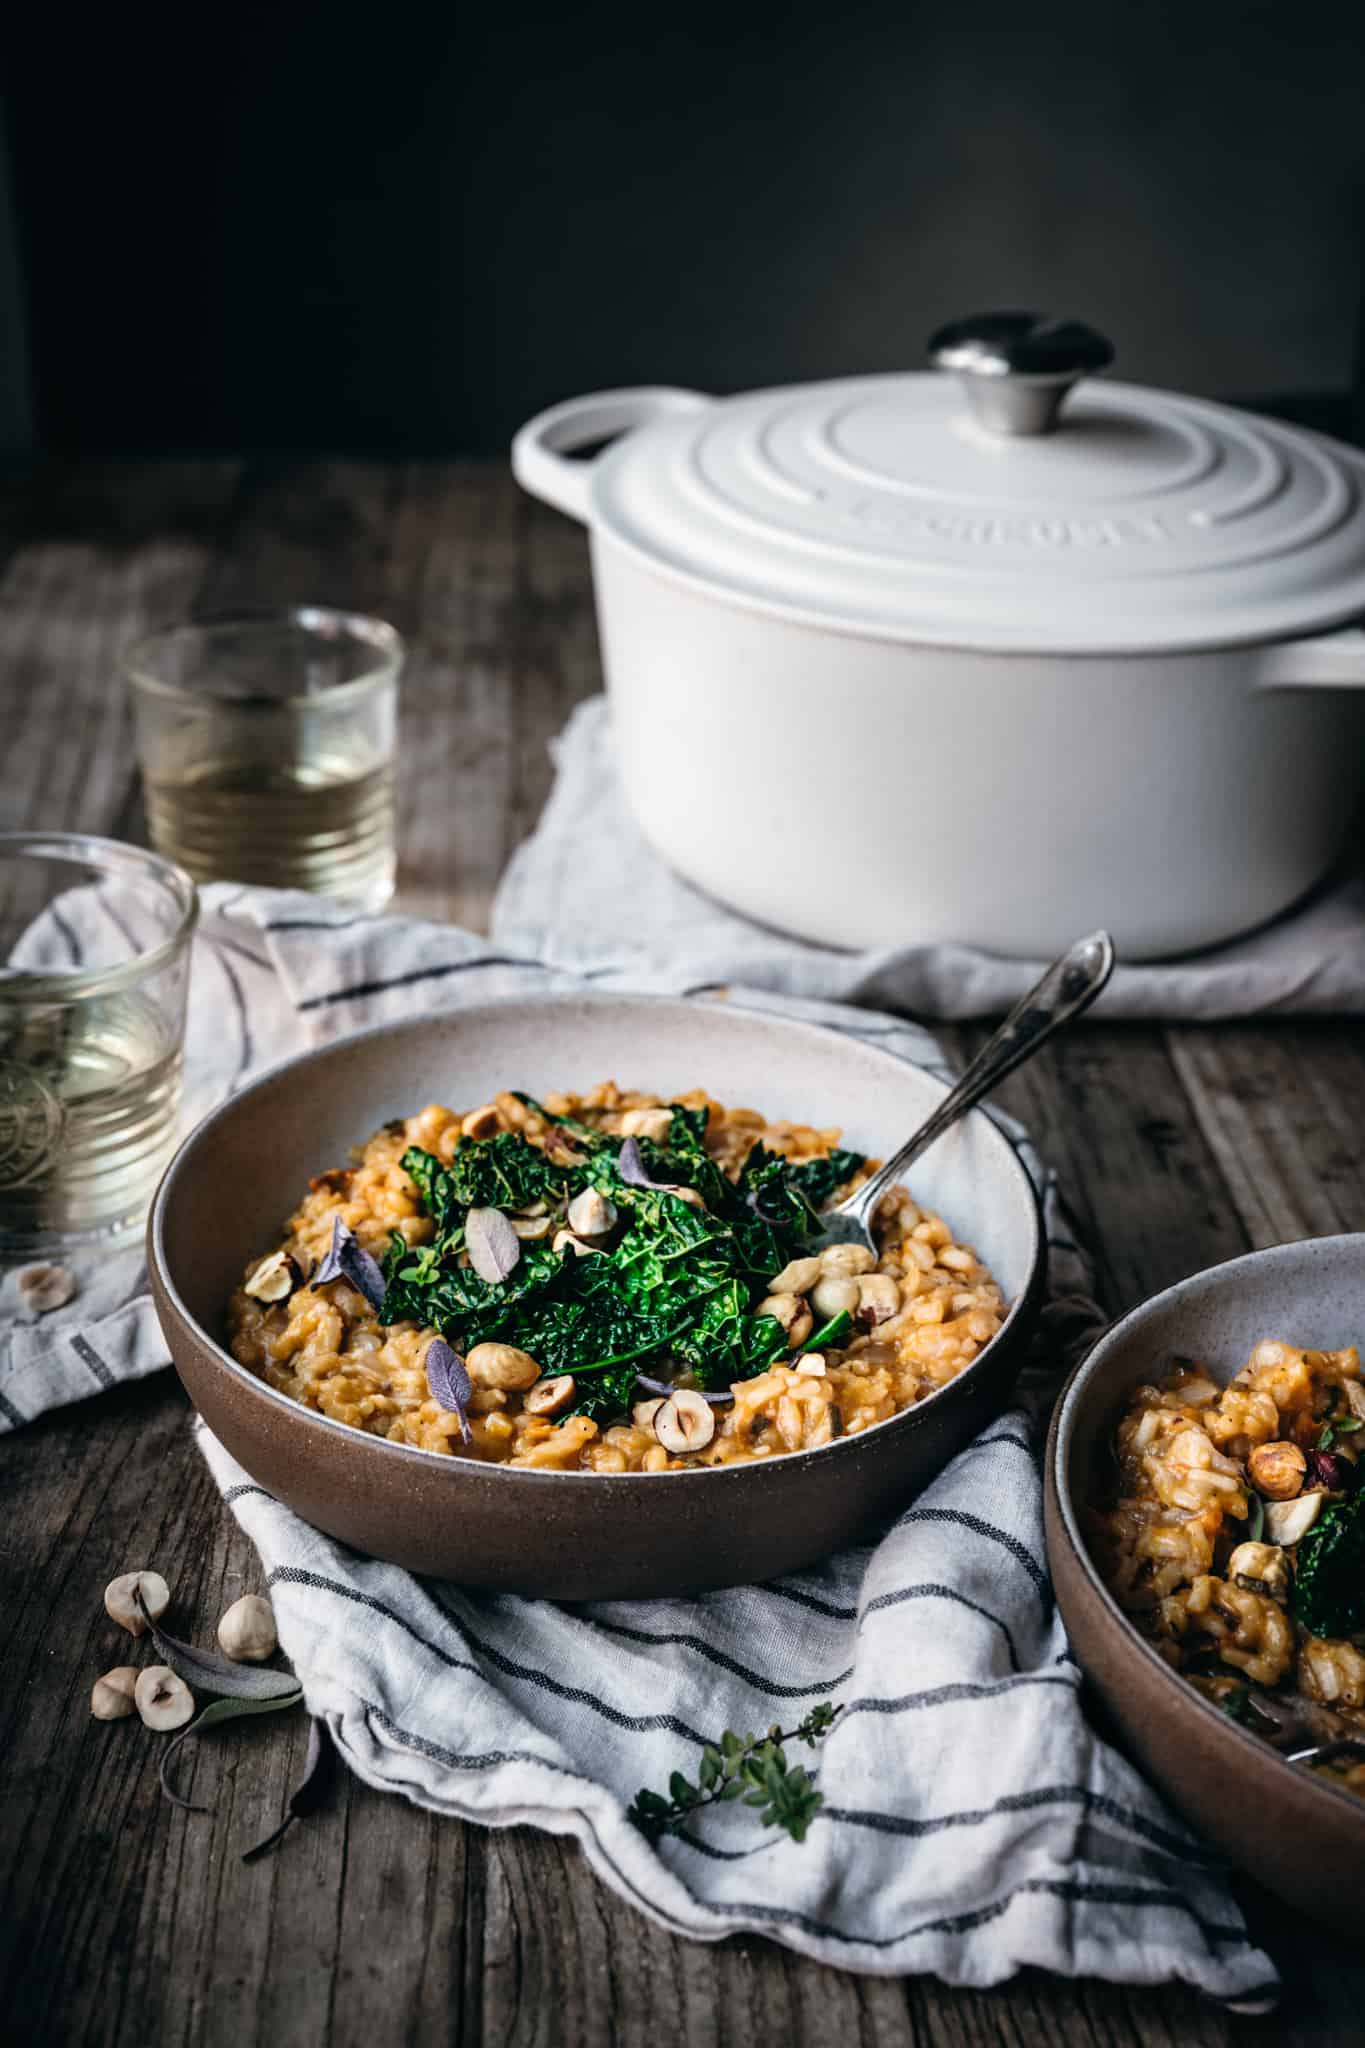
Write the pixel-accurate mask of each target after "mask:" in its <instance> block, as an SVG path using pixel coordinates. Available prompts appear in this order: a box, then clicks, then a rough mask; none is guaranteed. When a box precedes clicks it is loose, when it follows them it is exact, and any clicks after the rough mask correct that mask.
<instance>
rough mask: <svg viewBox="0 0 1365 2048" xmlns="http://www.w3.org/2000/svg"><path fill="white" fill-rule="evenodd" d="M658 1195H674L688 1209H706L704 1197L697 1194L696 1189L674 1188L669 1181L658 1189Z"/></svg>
mask: <svg viewBox="0 0 1365 2048" xmlns="http://www.w3.org/2000/svg"><path fill="white" fill-rule="evenodd" d="M659 1193H660V1194H661V1195H676V1196H677V1198H678V1200H679V1201H680V1202H686V1204H687V1206H688V1208H689V1209H704V1208H705V1207H706V1197H705V1196H704V1195H702V1194H699V1193H698V1191H697V1190H696V1188H683V1187H674V1186H673V1184H672V1182H671V1181H669V1182H665V1183H664V1185H663V1186H661V1187H660V1189H659Z"/></svg>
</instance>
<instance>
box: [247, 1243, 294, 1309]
mask: <svg viewBox="0 0 1365 2048" xmlns="http://www.w3.org/2000/svg"><path fill="white" fill-rule="evenodd" d="M302 1285H303V1272H302V1270H301V1268H300V1266H299V1262H298V1260H297V1259H294V1258H291V1257H290V1255H289V1253H288V1252H272V1253H271V1254H270V1257H269V1258H268V1259H262V1260H261V1263H260V1265H259V1266H256V1267H255V1268H253V1270H252V1271H251V1272H250V1273H248V1274H247V1277H246V1279H245V1280H244V1281H243V1282H242V1292H243V1294H249V1295H250V1296H251V1298H252V1300H253V1301H288V1299H289V1297H290V1295H291V1294H292V1293H293V1292H294V1289H295V1288H296V1287H302Z"/></svg>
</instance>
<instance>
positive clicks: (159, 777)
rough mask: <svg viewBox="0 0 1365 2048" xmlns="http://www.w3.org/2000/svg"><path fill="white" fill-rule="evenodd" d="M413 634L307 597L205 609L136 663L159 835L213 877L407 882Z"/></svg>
mask: <svg viewBox="0 0 1365 2048" xmlns="http://www.w3.org/2000/svg"><path fill="white" fill-rule="evenodd" d="M402 664H403V642H402V640H401V638H400V637H399V635H398V634H397V633H396V632H395V631H394V628H393V627H392V626H390V625H387V624H385V622H384V621H383V620H382V619H371V618H364V617H362V616H360V615H359V614H357V613H352V612H339V611H330V610H327V609H325V608H323V607H321V606H316V605H300V606H295V607H291V608H289V609H286V610H281V611H252V612H242V613H237V614H233V615H224V616H221V617H207V618H199V619H192V620H190V621H188V622H187V623H186V624H185V625H182V626H174V627H172V628H170V630H169V631H167V632H163V633H157V634H155V635H154V636H153V637H152V638H151V639H148V640H144V641H143V642H142V643H141V644H140V645H139V646H138V647H135V648H134V649H133V651H132V653H131V654H130V655H129V656H128V657H127V659H126V661H125V664H124V666H125V672H126V674H127V677H128V681H129V685H130V688H131V691H132V698H133V711H134V716H135V719H136V724H137V741H138V753H139V757H140V760H141V763H142V779H143V785H144V788H145V791H146V800H147V825H148V830H149V832H150V834H151V839H152V844H153V845H154V846H155V847H156V848H157V850H158V851H159V852H161V853H163V854H165V855H166V857H167V859H169V860H174V861H178V862H179V864H180V865H181V867H183V868H185V869H186V870H187V871H188V872H189V873H190V874H191V875H192V876H193V877H194V879H195V880H196V881H197V882H207V881H214V880H219V881H234V882H249V883H264V884H266V885H268V886H270V887H272V888H277V889H307V890H310V891H312V892H313V893H315V894H317V895H322V896H330V897H333V898H335V899H337V900H338V901H340V902H342V903H345V904H348V905H350V906H351V907H353V908H354V909H357V910H361V911H375V910H380V909H382V908H383V906H384V905H385V903H387V902H388V900H389V897H390V896H391V895H392V893H393V883H394V869H395V852H394V837H395V835H394V819H395V792H394V772H393V770H394V751H395V746H396V742H397V726H398V676H399V671H400V669H401V667H402Z"/></svg>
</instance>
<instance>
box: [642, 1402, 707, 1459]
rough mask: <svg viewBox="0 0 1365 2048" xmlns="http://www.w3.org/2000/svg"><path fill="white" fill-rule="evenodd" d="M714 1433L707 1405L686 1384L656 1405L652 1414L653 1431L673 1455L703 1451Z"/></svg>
mask: <svg viewBox="0 0 1365 2048" xmlns="http://www.w3.org/2000/svg"><path fill="white" fill-rule="evenodd" d="M715 1433H716V1418H715V1416H714V1415H713V1414H712V1413H711V1408H710V1404H709V1403H708V1402H707V1401H706V1400H705V1398H704V1397H703V1396H702V1395H701V1394H694V1393H693V1392H692V1391H691V1389H690V1388H689V1387H679V1388H678V1389H677V1391H676V1392H675V1393H672V1394H670V1395H669V1397H668V1399H667V1400H666V1401H663V1402H661V1403H660V1404H659V1408H658V1410H657V1412H656V1413H655V1416H654V1434H655V1436H656V1437H657V1438H658V1439H659V1442H660V1443H661V1444H662V1445H663V1447H664V1449H665V1450H666V1451H672V1452H673V1453H674V1454H675V1455H677V1456H682V1455H685V1454H686V1453H687V1452H688V1451H704V1450H705V1448H706V1446H707V1445H708V1444H709V1443H710V1441H711V1439H712V1437H713V1436H714V1435H715Z"/></svg>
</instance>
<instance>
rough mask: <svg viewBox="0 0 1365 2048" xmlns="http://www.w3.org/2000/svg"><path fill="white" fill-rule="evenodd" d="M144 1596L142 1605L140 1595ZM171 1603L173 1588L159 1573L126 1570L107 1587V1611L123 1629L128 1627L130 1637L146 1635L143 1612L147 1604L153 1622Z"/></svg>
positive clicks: (158, 1619)
mask: <svg viewBox="0 0 1365 2048" xmlns="http://www.w3.org/2000/svg"><path fill="white" fill-rule="evenodd" d="M139 1593H141V1595H142V1606H141V1607H140V1606H139V1605H138V1594H139ZM170 1604H171V1589H170V1587H169V1586H168V1585H167V1584H166V1581H165V1580H164V1579H163V1578H162V1576H161V1574H160V1572H124V1574H123V1576H122V1577H121V1578H117V1579H111V1580H110V1582H109V1584H108V1585H107V1586H106V1587H105V1589H104V1611H105V1613H106V1614H107V1615H108V1616H109V1619H110V1620H111V1621H116V1622H117V1623H118V1625H119V1627H120V1628H126V1629H127V1631H128V1633H129V1635H130V1636H144V1635H146V1633H147V1623H146V1620H145V1618H144V1616H143V1613H142V1607H145V1608H146V1610H147V1613H148V1614H149V1615H150V1616H151V1618H152V1620H153V1621H160V1619H161V1617H162V1615H163V1614H164V1613H165V1612H166V1609H167V1608H168V1607H169V1606H170Z"/></svg>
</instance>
